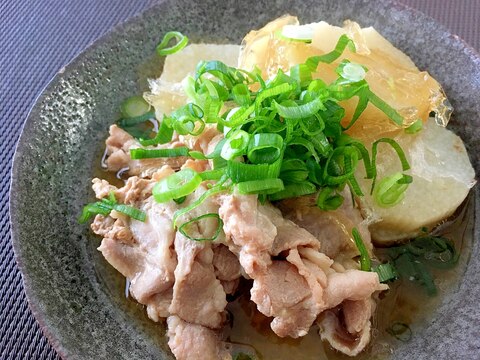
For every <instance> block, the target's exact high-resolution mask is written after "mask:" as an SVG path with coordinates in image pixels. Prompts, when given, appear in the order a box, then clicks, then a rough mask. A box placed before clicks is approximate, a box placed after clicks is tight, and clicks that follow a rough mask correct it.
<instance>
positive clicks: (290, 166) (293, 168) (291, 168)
mask: <svg viewBox="0 0 480 360" xmlns="http://www.w3.org/2000/svg"><path fill="white" fill-rule="evenodd" d="M280 178H281V179H282V180H283V181H287V182H290V183H293V182H302V181H304V180H307V178H308V168H307V165H306V164H305V162H303V161H302V160H300V159H285V160H283V162H282V166H281V169H280Z"/></svg>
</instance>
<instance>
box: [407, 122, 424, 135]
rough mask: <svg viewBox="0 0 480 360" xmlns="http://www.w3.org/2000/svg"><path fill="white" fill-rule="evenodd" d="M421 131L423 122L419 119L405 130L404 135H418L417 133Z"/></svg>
mask: <svg viewBox="0 0 480 360" xmlns="http://www.w3.org/2000/svg"><path fill="white" fill-rule="evenodd" d="M422 129H423V121H422V120H421V119H418V120H417V121H415V122H414V123H413V124H412V125H410V126H409V127H407V128H406V129H405V133H407V134H416V133H418V132H419V131H421V130H422Z"/></svg>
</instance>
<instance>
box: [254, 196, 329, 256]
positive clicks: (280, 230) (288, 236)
mask: <svg viewBox="0 0 480 360" xmlns="http://www.w3.org/2000/svg"><path fill="white" fill-rule="evenodd" d="M258 211H259V212H260V213H262V214H264V215H265V216H267V217H268V218H269V219H270V221H271V222H272V223H273V225H274V226H275V227H276V228H277V236H276V237H275V240H274V242H273V245H272V248H271V249H270V251H269V252H270V254H271V255H273V256H277V255H278V254H280V253H281V252H282V251H285V250H289V249H293V248H296V247H298V246H310V247H312V248H315V249H318V248H319V246H320V243H319V242H318V240H317V239H316V238H315V237H314V236H312V234H311V233H309V232H308V231H307V230H305V229H303V228H301V227H299V226H298V225H296V224H295V223H293V222H292V221H290V220H288V219H285V218H284V217H283V216H282V213H281V212H280V210H278V209H277V208H275V207H274V206H272V205H271V204H268V203H267V204H265V205H259V206H258Z"/></svg>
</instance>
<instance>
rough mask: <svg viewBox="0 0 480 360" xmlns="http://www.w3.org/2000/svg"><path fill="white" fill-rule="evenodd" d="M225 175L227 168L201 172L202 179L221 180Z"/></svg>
mask: <svg viewBox="0 0 480 360" xmlns="http://www.w3.org/2000/svg"><path fill="white" fill-rule="evenodd" d="M224 175H225V169H215V170H206V171H203V172H201V173H200V176H201V177H202V180H204V181H205V180H220V179H221V178H222V176H224Z"/></svg>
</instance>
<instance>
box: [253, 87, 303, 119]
mask: <svg viewBox="0 0 480 360" xmlns="http://www.w3.org/2000/svg"><path fill="white" fill-rule="evenodd" d="M295 88H296V84H295V83H293V84H288V83H283V84H280V85H276V86H274V87H271V88H267V89H265V90H262V91H260V92H259V93H258V95H257V98H256V99H255V112H256V113H258V112H259V111H260V106H261V104H262V102H263V101H265V100H266V99H268V98H271V97H275V96H278V95H281V94H284V93H288V92H290V91H292V90H295Z"/></svg>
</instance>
